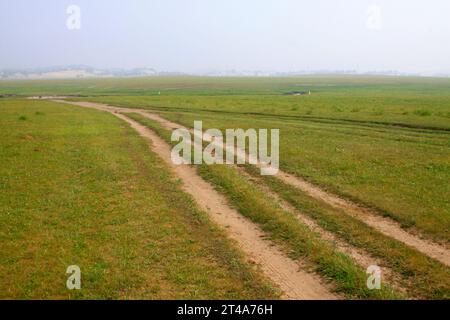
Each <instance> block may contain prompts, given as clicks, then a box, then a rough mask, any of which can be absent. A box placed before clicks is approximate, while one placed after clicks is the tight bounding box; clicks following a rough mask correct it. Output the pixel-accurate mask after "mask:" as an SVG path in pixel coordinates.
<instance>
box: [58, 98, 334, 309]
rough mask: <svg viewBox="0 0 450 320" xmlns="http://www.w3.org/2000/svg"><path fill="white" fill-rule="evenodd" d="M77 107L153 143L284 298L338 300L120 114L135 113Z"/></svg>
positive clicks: (162, 143)
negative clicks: (123, 125) (116, 120)
mask: <svg viewBox="0 0 450 320" xmlns="http://www.w3.org/2000/svg"><path fill="white" fill-rule="evenodd" d="M54 101H56V102H64V103H68V102H65V101H57V100H54ZM70 104H74V103H70ZM75 105H78V106H82V107H89V108H95V109H98V110H102V111H107V112H110V113H112V114H114V115H115V116H116V117H118V118H120V119H122V120H123V121H125V122H127V123H128V124H129V125H130V126H131V127H132V128H133V129H134V130H136V131H137V132H138V133H139V134H140V135H141V136H142V137H144V138H145V139H147V140H150V141H151V142H152V147H151V149H152V150H153V151H154V152H155V153H156V154H158V155H159V156H160V157H161V159H162V160H163V161H165V162H166V163H167V165H168V166H169V167H170V168H171V170H172V171H173V172H174V174H175V176H176V177H178V178H179V179H180V180H181V181H182V182H183V185H182V187H183V190H184V191H185V192H186V193H188V194H190V195H191V196H192V198H193V199H194V200H195V201H196V203H197V204H198V206H199V207H200V209H202V210H204V211H205V212H207V213H208V214H209V216H210V217H211V219H212V220H213V221H214V222H215V223H216V224H218V225H219V226H221V227H222V228H224V229H225V230H226V232H227V234H228V235H229V237H230V238H232V239H233V240H235V241H236V242H237V244H238V246H239V247H240V248H241V250H242V251H243V252H244V253H245V254H246V256H247V258H248V260H249V261H250V262H253V263H256V264H257V265H258V266H259V267H260V268H261V270H262V271H263V272H264V274H265V275H266V276H267V277H268V278H269V279H271V280H272V281H273V282H274V283H275V284H276V285H278V286H279V287H280V289H281V290H282V291H283V298H285V299H308V300H309V299H314V300H331V299H339V296H337V295H336V294H334V293H332V292H331V290H330V289H329V288H328V287H327V285H326V284H325V283H324V282H323V280H322V279H321V278H320V277H319V276H318V275H316V274H313V273H309V272H305V271H303V270H302V268H301V267H302V265H301V263H298V262H297V261H293V260H292V259H290V258H288V257H287V256H286V255H285V254H284V253H283V252H282V251H281V250H280V249H278V248H277V246H275V245H274V244H273V243H272V242H270V241H269V240H265V238H266V237H265V234H264V232H263V231H261V229H260V228H259V227H258V226H257V225H256V224H254V223H253V222H251V221H250V220H248V219H247V218H245V217H243V216H242V215H240V214H239V213H238V212H237V211H236V210H235V209H234V208H232V207H230V206H229V205H228V203H227V199H226V198H225V196H223V195H222V194H220V193H219V192H217V191H216V190H215V189H214V187H213V186H212V185H211V184H210V183H208V182H206V181H205V180H203V179H202V178H201V177H200V176H199V175H198V174H197V172H196V170H195V168H194V167H193V166H176V165H174V164H173V163H172V161H171V156H170V153H171V146H170V145H169V144H167V143H166V142H165V141H164V140H163V139H161V138H160V137H159V136H158V135H157V134H156V133H154V132H153V131H151V130H150V129H148V128H147V127H145V126H143V125H141V124H139V123H138V122H136V121H134V120H132V119H130V118H128V117H126V116H125V115H123V114H121V113H120V112H124V111H125V112H130V111H132V112H135V111H136V110H129V109H123V108H111V107H107V106H104V105H97V104H91V103H81V104H80V103H76V104H75ZM138 112H139V111H138ZM139 113H140V112H139Z"/></svg>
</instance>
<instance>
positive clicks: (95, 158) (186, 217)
mask: <svg viewBox="0 0 450 320" xmlns="http://www.w3.org/2000/svg"><path fill="white" fill-rule="evenodd" d="M291 90H305V91H309V90H311V95H303V96H291V95H286V94H285V93H287V92H289V91H291ZM2 94H16V95H18V97H17V98H8V99H5V98H0V115H1V118H0V128H1V129H2V132H5V134H4V135H3V137H2V138H1V139H0V144H1V146H2V148H1V149H0V157H1V159H2V163H4V164H5V165H4V166H3V167H2V168H1V169H0V172H1V174H0V188H1V189H2V191H3V192H2V196H0V201H1V202H0V210H2V212H1V215H0V219H1V220H2V221H1V226H0V231H1V232H0V236H1V240H2V241H1V242H2V250H1V252H0V278H2V279H8V280H7V282H0V289H1V290H2V292H3V296H12V297H59V298H65V297H68V293H67V290H65V287H64V286H65V279H66V278H67V276H66V275H65V274H64V272H65V268H66V267H67V266H68V265H70V264H79V265H80V266H81V267H82V271H83V270H85V271H84V272H85V273H83V275H84V282H83V283H84V285H85V286H87V287H88V288H89V290H88V291H87V292H85V293H83V295H78V296H77V295H75V296H71V295H69V297H75V298H86V297H88V298H90V297H94V298H104V297H106V298H140V297H146V298H167V297H168V298H184V297H187V298H247V297H251V298H254V297H256V298H260V297H264V298H267V297H276V296H277V294H278V293H277V291H276V290H275V289H273V288H271V285H270V283H269V282H267V281H266V280H264V279H263V278H262V276H261V275H260V274H259V273H258V272H255V271H252V269H251V268H249V267H248V266H247V265H246V264H245V263H244V262H243V261H244V260H242V257H241V255H240V253H239V252H238V251H237V250H235V249H234V248H233V246H232V245H230V244H229V243H228V241H227V240H225V237H224V234H223V233H222V232H221V231H219V230H217V229H216V228H215V227H214V226H212V225H211V224H210V223H209V222H208V219H207V218H206V215H204V214H203V213H202V212H200V211H198V210H197V209H196V208H195V205H194V204H193V203H192V200H190V198H189V197H188V196H186V195H185V194H183V193H182V192H180V189H179V186H178V185H177V184H178V182H177V181H174V180H173V177H171V176H170V174H168V172H167V170H166V169H167V168H165V167H164V165H162V164H161V163H160V161H158V160H157V158H156V155H154V154H152V153H151V152H149V151H148V148H147V146H146V143H145V142H144V141H142V140H141V139H140V138H139V137H138V136H137V135H136V134H135V133H133V131H131V129H130V128H129V127H128V126H127V125H125V124H124V123H122V122H120V120H118V119H115V118H114V117H113V116H111V115H107V114H104V113H101V112H98V111H88V110H84V109H81V108H76V107H73V106H63V105H58V106H57V107H56V104H55V103H51V102H44V101H26V100H21V98H22V96H27V95H70V96H71V97H70V98H71V100H79V101H93V102H102V103H107V104H110V105H114V106H123V107H128V108H143V109H148V110H151V111H152V112H154V113H157V114H159V115H161V116H162V117H163V118H166V119H169V120H172V121H174V122H177V123H180V124H183V125H185V126H188V127H192V126H193V123H194V120H202V121H203V128H204V129H207V128H218V129H221V130H224V129H226V128H244V129H246V128H279V129H280V166H281V169H282V170H283V171H285V172H288V173H291V174H293V175H295V176H298V177H301V178H304V179H306V180H308V181H310V182H312V183H314V184H315V185H317V186H319V187H321V188H323V189H325V190H328V191H329V192H332V193H334V194H337V195H339V196H341V197H343V198H346V199H350V200H352V201H354V202H356V203H358V204H361V205H363V206H366V207H370V208H372V209H373V210H374V211H375V212H376V213H377V214H379V215H381V216H387V217H390V218H392V219H393V220H396V221H398V222H399V223H400V224H401V226H402V227H403V228H405V229H406V230H408V231H410V232H411V233H413V234H417V235H419V236H421V237H424V238H426V239H430V240H432V241H436V242H439V243H441V244H443V245H444V246H447V247H448V245H450V200H449V199H450V188H449V181H450V79H437V78H396V77H350V76H342V77H338V76H328V77H325V76H323V77H322V76H308V77H298V78H202V77H167V78H165V77H155V78H133V79H92V80H64V81H16V82H9V81H8V82H6V81H2V82H0V95H2ZM127 116H129V117H130V118H133V119H135V120H137V121H138V122H140V123H142V124H144V125H146V126H148V127H150V128H151V129H153V130H154V131H156V132H157V133H158V134H159V135H161V136H162V137H163V138H165V139H166V140H167V141H168V138H169V136H170V132H168V131H166V130H164V129H163V128H161V127H160V126H159V125H158V124H157V123H156V122H153V121H150V120H148V119H144V118H143V117H142V116H139V115H136V114H128V113H127ZM36 168H39V169H38V170H37V169H36ZM245 169H246V171H247V174H249V175H253V176H254V177H255V178H257V176H259V173H257V172H255V170H254V168H252V167H250V166H248V167H246V168H245ZM198 173H199V174H200V175H201V176H202V177H203V178H204V179H205V180H207V181H209V182H210V183H212V184H213V185H215V186H216V188H217V189H218V190H219V191H220V192H221V193H223V194H224V195H226V197H227V198H228V199H229V201H230V203H231V204H232V205H233V206H234V207H235V208H237V209H238V210H239V212H240V214H242V215H243V216H245V217H247V218H248V219H250V220H251V221H253V222H254V223H256V224H258V225H259V226H260V227H261V228H262V229H263V230H264V231H265V232H266V233H267V235H268V236H269V237H270V239H271V240H272V241H273V242H275V243H277V244H278V245H280V246H281V248H283V250H285V252H286V253H287V254H289V256H290V257H292V258H293V259H299V260H303V259H306V261H307V262H308V267H309V268H311V269H313V270H314V271H315V272H317V273H318V274H320V275H321V276H322V277H323V278H324V279H327V280H328V281H330V282H331V283H332V284H333V286H334V288H335V289H336V290H337V291H338V292H340V293H341V294H343V296H344V297H347V298H376V299H391V298H404V297H406V298H428V299H449V297H450V283H449V279H450V270H449V268H448V267H446V266H444V265H443V264H441V263H439V262H437V261H435V260H433V259H431V258H429V257H428V256H426V255H424V254H423V253H421V252H419V251H417V250H415V249H414V248H411V247H409V246H407V245H405V244H403V243H402V242H399V241H397V240H394V239H392V238H390V237H389V236H386V235H384V234H382V233H380V232H379V231H377V230H375V229H374V228H372V227H370V226H368V225H366V224H365V223H364V222H363V221H360V220H358V219H356V218H354V217H351V216H350V215H348V214H346V212H344V211H342V210H340V209H336V208H334V207H331V206H329V205H328V204H326V203H324V202H322V201H320V200H318V199H315V198H312V197H310V196H309V195H307V194H305V193H304V192H302V191H300V190H298V189H296V188H293V187H292V186H289V185H286V184H284V183H282V182H280V181H278V180H276V179H272V178H270V177H266V178H264V179H262V180H261V182H260V183H264V185H265V186H267V187H268V188H270V189H271V190H272V191H273V192H274V193H276V194H277V195H279V196H280V197H281V198H282V199H284V200H285V201H287V202H288V203H289V204H290V205H292V206H293V207H295V208H296V209H298V210H299V211H301V212H302V213H304V214H305V215H307V216H308V217H310V218H311V219H313V220H314V221H316V222H317V224H318V225H320V226H321V227H322V228H323V229H325V230H327V231H329V232H331V233H333V234H335V235H336V236H337V237H338V238H339V239H341V240H342V241H344V242H346V243H348V244H350V245H351V246H354V247H357V248H359V249H361V250H365V251H366V252H367V253H369V254H370V255H372V256H374V257H376V258H379V259H381V261H383V265H384V266H386V267H389V268H390V269H391V270H393V272H395V273H396V275H397V276H396V282H397V283H396V284H393V285H392V286H391V284H388V285H386V286H385V287H383V290H381V291H370V290H367V288H366V286H365V276H366V274H365V268H362V267H361V266H360V265H358V264H357V263H356V262H355V261H353V260H352V258H351V257H349V256H348V255H346V254H343V253H341V252H338V251H336V250H335V247H334V245H333V244H332V243H330V242H328V241H324V240H323V239H320V236H318V235H317V234H315V233H314V232H312V231H311V230H309V229H308V228H306V227H305V226H303V225H302V224H301V223H299V222H298V221H297V220H296V218H295V217H294V216H293V215H292V214H290V213H289V212H286V211H285V210H283V209H281V208H280V207H279V206H278V205H277V203H276V201H274V200H273V199H270V198H269V197H266V196H265V194H264V191H263V190H262V189H261V188H260V185H258V183H256V182H254V181H252V180H249V179H248V178H246V177H244V176H242V175H240V174H239V173H238V172H237V171H236V169H235V168H230V167H225V166H201V167H199V170H198ZM49 177H51V178H52V179H49ZM259 178H260V177H259ZM173 186H175V190H173ZM131 200H132V201H131ZM67 204H70V205H67ZM155 225H159V226H163V227H162V228H157V229H155ZM174 234H175V235H176V236H173V235H174ZM141 235H145V237H142V236H141ZM206 239H207V241H206ZM41 248H44V249H43V250H41ZM186 256H189V257H191V256H192V259H193V260H192V261H190V263H189V264H188V263H186V261H185V260H184V259H182V258H183V257H186ZM77 259H78V260H77ZM73 260H76V261H75V262H73ZM83 266H86V268H85V269H84V268H83ZM4 275H5V277H4ZM6 275H7V276H6ZM11 275H13V276H11ZM143 279H148V280H149V281H146V283H148V287H142V280H143ZM144 282H145V281H144ZM42 283H46V286H42ZM150 284H151V285H150ZM398 286H400V287H401V288H403V289H402V290H397V287H398ZM5 290H6V291H5ZM5 292H6V293H5ZM168 292H169V293H168ZM0 297H2V295H1V294H0Z"/></svg>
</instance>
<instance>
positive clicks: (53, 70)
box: [0, 65, 158, 80]
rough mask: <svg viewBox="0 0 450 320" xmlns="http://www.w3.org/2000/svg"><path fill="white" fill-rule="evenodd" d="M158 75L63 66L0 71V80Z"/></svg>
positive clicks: (149, 71) (146, 70)
mask: <svg viewBox="0 0 450 320" xmlns="http://www.w3.org/2000/svg"><path fill="white" fill-rule="evenodd" d="M157 74H158V73H157V72H156V70H154V69H151V68H136V69H130V70H126V69H96V68H92V67H89V66H83V65H79V66H78V65H77V66H64V67H49V68H36V69H7V70H1V71H0V78H1V79H3V80H6V79H11V80H14V79H30V80H31V79H77V78H94V77H95V78H98V77H100V78H101V77H145V76H154V75H157Z"/></svg>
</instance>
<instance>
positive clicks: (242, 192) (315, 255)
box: [127, 113, 450, 299]
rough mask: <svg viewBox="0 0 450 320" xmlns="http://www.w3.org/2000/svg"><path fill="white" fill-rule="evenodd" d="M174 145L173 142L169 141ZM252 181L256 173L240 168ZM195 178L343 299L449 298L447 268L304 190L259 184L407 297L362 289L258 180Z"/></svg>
mask: <svg viewBox="0 0 450 320" xmlns="http://www.w3.org/2000/svg"><path fill="white" fill-rule="evenodd" d="M127 116H129V117H130V118H132V119H134V120H136V121H138V122H139V123H142V124H144V125H146V126H147V127H149V128H151V129H152V130H154V131H155V132H157V133H158V134H159V135H160V136H161V137H163V138H164V139H165V140H166V141H167V142H168V143H171V132H170V131H169V130H165V129H164V128H162V127H161V126H160V125H159V124H158V123H156V122H155V121H153V120H149V119H147V118H144V117H143V116H142V115H138V114H133V113H128V114H127ZM174 144H175V142H174ZM245 168H246V170H247V171H248V172H249V173H250V174H251V175H253V176H254V177H255V178H256V179H257V178H258V176H259V170H258V169H257V168H255V167H254V166H250V165H247V166H245ZM198 171H199V174H200V175H201V176H202V177H203V178H204V179H206V180H207V181H210V182H212V183H213V184H214V185H215V186H216V187H217V188H218V189H219V190H221V191H222V192H224V193H225V194H227V195H228V197H229V199H231V202H232V203H233V204H234V205H235V206H236V207H237V208H238V209H239V211H240V212H241V214H242V215H244V216H246V217H248V218H250V219H251V220H253V221H255V222H256V223H258V224H260V225H261V226H262V228H263V229H264V230H265V231H266V232H267V233H268V234H269V235H270V236H271V237H272V239H274V241H276V242H277V243H280V244H281V245H282V246H284V247H285V248H286V251H287V252H288V253H289V254H290V255H291V256H292V257H293V258H294V259H299V258H307V261H309V262H310V263H311V267H312V268H313V269H314V270H315V271H316V272H319V273H320V274H322V275H323V276H324V277H325V278H327V279H330V280H331V281H332V282H333V283H334V284H335V286H336V290H337V291H338V292H341V293H343V294H344V295H346V296H347V297H348V298H364V299H367V298H376V299H395V298H401V297H415V298H418V297H420V298H426V299H449V298H450V270H449V269H448V268H446V267H444V266H442V265H441V264H440V263H437V262H436V261H433V259H430V258H428V257H426V256H424V255H423V254H421V253H419V252H417V251H415V250H412V249H411V248H409V247H408V246H406V245H404V244H402V243H400V242H398V241H395V240H392V239H390V238H389V237H386V236H384V235H382V234H381V233H379V232H377V231H376V230H373V229H371V228H370V227H368V226H366V225H365V224H364V223H362V222H361V221H358V220H356V219H354V218H351V217H349V216H347V215H346V214H345V213H344V212H342V211H341V210H338V209H335V208H332V207H331V206H329V205H327V204H325V203H323V202H321V201H318V200H317V199H314V198H312V197H310V196H308V195H306V194H305V193H304V192H301V191H299V190H297V189H295V188H293V187H291V186H288V185H286V184H283V183H280V182H279V181H278V180H277V179H274V178H273V177H270V176H266V177H265V179H264V180H266V183H267V185H268V186H270V188H272V190H274V191H275V192H277V193H278V194H280V195H281V196H282V197H283V198H285V199H286V200H287V201H289V202H290V203H292V204H293V205H294V206H295V207H296V208H298V209H299V210H300V211H301V212H303V213H306V214H308V215H309V216H311V217H312V218H313V219H314V220H316V221H318V223H319V224H320V225H321V226H322V227H323V228H324V229H328V230H330V231H332V232H333V233H335V234H337V235H339V236H340V237H341V238H343V239H344V240H346V241H347V242H348V243H351V244H352V245H355V246H357V247H361V248H363V249H365V250H367V251H369V252H370V253H371V254H373V255H374V256H377V257H380V258H381V259H382V261H384V263H385V264H386V266H388V267H389V268H392V269H393V270H395V272H397V273H398V274H399V275H400V277H401V279H397V280H398V281H399V282H400V283H401V286H402V288H405V289H406V291H407V294H405V293H400V292H398V291H396V290H394V289H392V287H390V286H389V285H385V286H384V287H383V290H381V291H378V290H375V291H372V290H367V287H366V282H365V280H366V275H365V270H364V269H363V268H361V266H358V265H357V264H356V263H355V262H354V261H352V259H351V258H350V257H349V256H348V255H346V254H343V253H342V252H339V251H337V250H336V248H335V246H334V245H333V244H330V243H328V242H327V241H323V240H321V239H320V237H319V236H318V235H317V234H316V233H314V232H313V231H311V230H310V229H309V228H308V227H306V226H305V225H303V224H301V223H299V221H298V220H297V219H296V218H295V216H294V215H292V214H290V213H289V212H286V211H285V210H283V209H282V208H280V206H279V205H278V204H277V202H276V201H274V200H273V199H270V197H267V194H265V192H264V190H262V189H260V184H261V181H259V182H255V181H250V180H248V179H246V178H245V177H243V176H242V174H240V173H239V172H238V171H237V170H236V169H235V168H233V167H230V166H223V165H209V166H208V165H202V166H200V167H199V170H198Z"/></svg>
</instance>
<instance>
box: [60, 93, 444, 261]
mask: <svg viewBox="0 0 450 320" xmlns="http://www.w3.org/2000/svg"><path fill="white" fill-rule="evenodd" d="M54 101H56V102H61V103H68V104H73V105H77V106H82V107H91V108H96V109H100V110H104V111H109V112H131V113H133V112H134V113H139V114H141V115H142V116H144V117H146V118H149V119H151V120H154V121H157V122H158V123H160V124H161V125H162V126H163V127H164V128H166V129H169V130H173V129H179V128H186V127H184V126H182V125H179V124H177V123H175V122H172V121H169V120H167V119H164V118H163V117H160V116H158V115H155V114H152V113H150V112H149V110H144V109H133V108H122V107H113V106H108V105H105V104H101V103H93V102H69V101H64V100H54ZM191 132H192V130H191ZM206 139H208V137H206ZM225 149H226V150H229V148H227V147H225ZM234 151H235V153H236V155H237V156H239V157H244V159H245V158H247V159H248V157H250V155H248V154H247V153H246V152H245V150H240V149H235V150H234ZM258 167H259V166H258ZM275 177H276V178H278V179H280V180H281V181H283V182H284V183H286V184H289V185H291V186H293V187H295V188H298V189H300V190H302V191H304V192H305V193H307V194H308V195H310V196H311V197H313V198H316V199H319V200H322V201H323V202H325V203H327V204H329V205H331V206H333V207H335V208H338V209H342V210H344V211H345V212H346V213H347V214H349V215H350V216H352V217H354V218H357V219H359V220H361V221H362V222H364V223H365V224H367V225H368V226H370V227H372V228H374V229H376V230H378V231H379V232H381V233H383V234H384V235H386V236H389V237H391V238H393V239H395V240H397V241H400V242H403V243H404V244H406V245H408V246H410V247H412V248H415V249H416V250H417V251H419V252H421V253H423V254H425V255H427V256H428V257H430V258H433V259H435V260H437V261H439V262H441V263H443V264H444V265H446V266H450V250H448V249H447V248H446V247H445V246H443V245H441V244H438V243H435V242H432V241H430V240H427V239H424V238H422V237H420V236H418V235H414V234H411V233H409V232H407V231H406V230H404V229H403V228H402V227H401V226H400V224H399V223H398V222H396V221H394V220H392V219H390V218H387V217H382V216H380V215H379V214H377V213H376V212H374V211H373V210H370V209H368V208H365V207H362V206H360V205H358V204H356V203H354V202H351V201H350V200H347V199H344V198H342V197H340V196H338V195H335V194H332V193H330V192H328V191H325V190H323V189H322V188H320V187H318V186H316V185H314V184H312V183H310V182H308V181H306V180H304V179H302V178H300V177H297V176H294V175H292V174H290V173H287V172H284V171H282V170H279V172H278V174H277V175H276V176H275Z"/></svg>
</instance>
